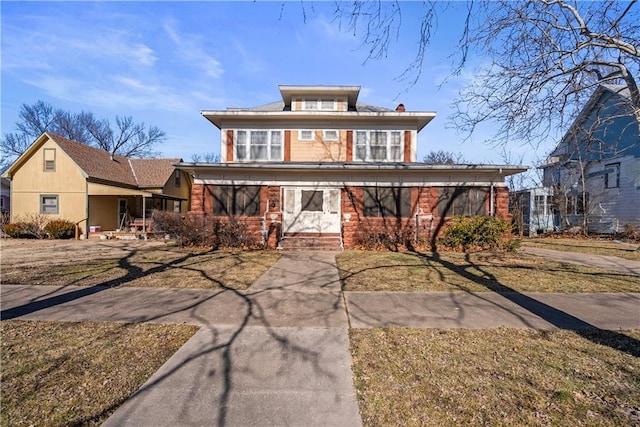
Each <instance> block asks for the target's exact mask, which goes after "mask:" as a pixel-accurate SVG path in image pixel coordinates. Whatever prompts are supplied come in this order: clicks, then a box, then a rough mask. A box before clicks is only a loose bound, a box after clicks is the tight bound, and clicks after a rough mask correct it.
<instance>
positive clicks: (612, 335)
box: [412, 251, 640, 357]
mask: <svg viewBox="0 0 640 427" xmlns="http://www.w3.org/2000/svg"><path fill="white" fill-rule="evenodd" d="M412 253H413V254H415V255H416V256H417V257H419V258H420V259H421V260H422V261H423V262H424V263H427V264H431V263H436V264H439V265H442V266H443V267H445V268H447V269H448V270H450V271H452V272H454V273H456V274H458V275H460V276H462V277H464V278H466V279H468V280H470V281H472V282H474V283H477V284H478V285H481V286H483V287H485V288H486V289H488V290H490V291H492V292H496V293H499V294H500V295H501V296H502V297H504V298H506V299H507V300H509V301H511V302H513V303H514V304H516V305H518V306H520V307H522V308H524V309H525V310H527V311H529V312H530V313H532V314H534V315H536V316H538V317H540V318H541V319H543V320H545V321H547V322H549V323H550V324H552V325H553V326H554V327H556V328H558V329H567V330H572V331H574V332H575V333H577V334H578V335H580V336H581V337H583V338H585V339H587V340H589V341H591V342H593V343H596V344H600V345H604V346H607V347H610V348H613V349H615V350H618V351H621V352H624V353H627V354H630V355H632V356H634V357H640V341H638V340H636V339H633V338H631V337H629V336H627V335H624V334H622V333H618V332H616V331H611V330H604V329H600V328H598V327H596V326H595V325H592V324H591V323H588V322H585V321H584V320H582V319H579V318H577V317H575V316H573V315H571V314H569V313H567V312H565V311H562V310H559V309H557V308H555V307H553V306H551V305H549V304H545V303H543V302H541V301H538V300H536V299H535V298H532V297H531V296H529V295H526V294H523V293H521V292H519V291H517V290H515V289H513V288H511V287H509V286H507V285H505V284H504V283H500V281H499V280H498V278H497V277H496V276H495V275H493V274H492V273H490V272H489V271H487V270H486V269H483V267H482V266H480V265H478V264H477V263H475V262H474V261H473V260H472V258H471V256H470V254H466V255H465V261H466V262H467V265H465V266H459V265H456V264H454V263H452V262H450V261H447V260H446V259H443V258H442V257H441V256H440V254H439V253H438V252H437V251H435V252H431V253H430V254H428V253H422V252H417V251H414V252H412ZM474 271H475V272H477V273H479V274H474ZM461 289H462V290H463V291H466V292H468V291H467V290H466V289H463V288H461Z"/></svg>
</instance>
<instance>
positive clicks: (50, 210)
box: [40, 194, 58, 215]
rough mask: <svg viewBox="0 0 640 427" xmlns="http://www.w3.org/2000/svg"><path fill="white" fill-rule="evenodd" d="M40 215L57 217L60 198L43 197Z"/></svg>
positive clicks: (51, 195)
mask: <svg viewBox="0 0 640 427" xmlns="http://www.w3.org/2000/svg"><path fill="white" fill-rule="evenodd" d="M40 213H41V214H45V215H47V214H51V215H56V214H57V213H58V196H57V195H53V194H45V195H41V196H40Z"/></svg>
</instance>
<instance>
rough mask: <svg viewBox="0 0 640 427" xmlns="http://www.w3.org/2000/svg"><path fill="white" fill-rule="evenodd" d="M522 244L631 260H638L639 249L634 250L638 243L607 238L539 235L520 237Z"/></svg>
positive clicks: (639, 256) (639, 258) (639, 257)
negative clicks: (619, 241) (536, 236)
mask: <svg viewBox="0 0 640 427" xmlns="http://www.w3.org/2000/svg"><path fill="white" fill-rule="evenodd" d="M522 244H523V245H524V246H531V247H534V248H544V249H554V250H556V251H567V252H580V253H585V254H596V255H608V256H617V257H619V258H624V259H629V260H632V261H640V251H637V250H636V249H637V248H638V247H639V246H640V244H630V243H622V242H621V243H616V242H614V241H613V240H607V239H595V238H575V239H570V238H556V237H539V238H531V239H522Z"/></svg>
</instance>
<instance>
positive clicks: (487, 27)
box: [335, 0, 640, 147]
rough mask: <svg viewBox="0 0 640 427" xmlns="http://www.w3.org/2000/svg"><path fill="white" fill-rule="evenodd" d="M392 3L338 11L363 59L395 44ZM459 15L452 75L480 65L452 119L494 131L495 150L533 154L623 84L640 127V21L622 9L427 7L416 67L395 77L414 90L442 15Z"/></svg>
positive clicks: (506, 2) (556, 2) (558, 2)
mask: <svg viewBox="0 0 640 427" xmlns="http://www.w3.org/2000/svg"><path fill="white" fill-rule="evenodd" d="M403 7H405V6H404V4H402V3H400V2H384V1H381V0H378V1H354V2H348V3H347V2H339V3H337V5H336V8H335V17H336V20H337V21H338V22H339V23H340V25H343V26H346V27H347V28H348V29H349V30H351V31H353V32H354V34H361V35H362V39H363V45H364V46H365V47H366V48H367V49H368V51H369V58H373V59H375V58H382V57H384V56H385V55H386V53H387V50H388V49H390V48H391V46H392V44H393V42H394V40H395V41H397V40H398V37H399V33H400V32H399V28H400V26H401V24H402V8H403ZM450 7H451V8H453V7H464V9H463V11H462V13H461V15H460V16H461V19H460V20H461V34H460V38H459V43H458V46H456V47H455V48H453V47H452V48H453V49H452V51H455V52H457V53H456V57H455V58H454V67H453V74H455V73H457V72H460V71H461V70H462V69H463V68H464V67H466V66H468V65H469V64H468V59H469V52H471V51H474V52H477V53H478V54H479V55H481V57H483V58H485V59H486V61H487V62H486V63H483V64H482V67H483V68H482V69H480V70H478V71H479V72H478V73H477V78H476V79H475V81H474V82H473V83H472V84H470V85H469V86H467V87H466V88H464V89H463V90H462V91H461V92H460V94H459V97H458V99H457V100H456V101H455V104H454V105H455V106H456V108H457V113H456V114H455V115H454V117H453V118H452V120H453V122H454V124H455V125H456V127H458V128H459V129H461V130H463V131H465V132H466V133H467V134H468V135H471V134H472V133H473V132H474V130H475V129H476V128H477V127H478V126H479V125H480V124H483V123H491V124H493V125H494V126H495V125H497V126H495V129H496V131H495V135H494V136H493V138H492V141H493V143H494V144H497V145H502V144H506V143H508V142H510V141H514V140H517V141H518V142H519V143H522V142H529V143H531V144H532V145H533V146H534V147H537V146H538V145H539V143H540V142H541V141H543V140H545V139H546V138H548V137H549V136H551V137H553V136H557V135H556V132H557V131H558V130H559V129H560V130H561V131H562V130H566V128H567V126H568V125H569V124H570V123H571V122H572V121H573V118H574V117H575V115H576V114H577V112H578V110H579V108H580V107H581V106H582V105H584V103H585V101H586V99H587V98H588V97H589V96H590V95H591V94H592V93H593V91H594V90H595V88H597V87H598V86H599V85H601V84H604V83H616V84H622V85H624V86H626V88H628V90H629V91H630V93H631V101H632V105H633V107H634V108H635V114H636V116H637V117H638V118H640V92H639V90H638V85H637V80H636V78H637V76H638V72H639V69H640V41H639V40H640V11H639V10H638V9H639V6H638V5H637V0H632V1H630V2H614V1H607V2H568V1H564V0H537V1H529V2H523V1H510V0H501V1H468V2H466V3H464V6H461V5H459V4H458V5H455V4H450V3H439V2H431V1H427V2H424V3H423V10H422V25H421V27H420V29H419V31H418V33H417V34H416V39H417V51H416V57H415V60H414V61H413V62H412V63H410V64H408V66H407V67H406V70H405V72H404V74H402V75H401V76H400V77H401V78H405V79H408V81H409V82H410V83H415V82H416V81H417V79H418V78H419V77H420V73H421V71H422V69H423V67H425V66H427V65H428V64H427V63H426V61H427V60H428V55H427V54H426V53H427V49H428V47H429V44H430V42H431V41H432V35H433V34H434V31H436V30H437V24H438V16H439V14H440V13H442V12H443V11H444V10H445V9H446V8H450Z"/></svg>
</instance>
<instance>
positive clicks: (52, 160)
mask: <svg viewBox="0 0 640 427" xmlns="http://www.w3.org/2000/svg"><path fill="white" fill-rule="evenodd" d="M43 161H44V163H43V165H42V169H43V170H44V171H45V172H55V171H56V149H55V148H45V149H44V150H43Z"/></svg>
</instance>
